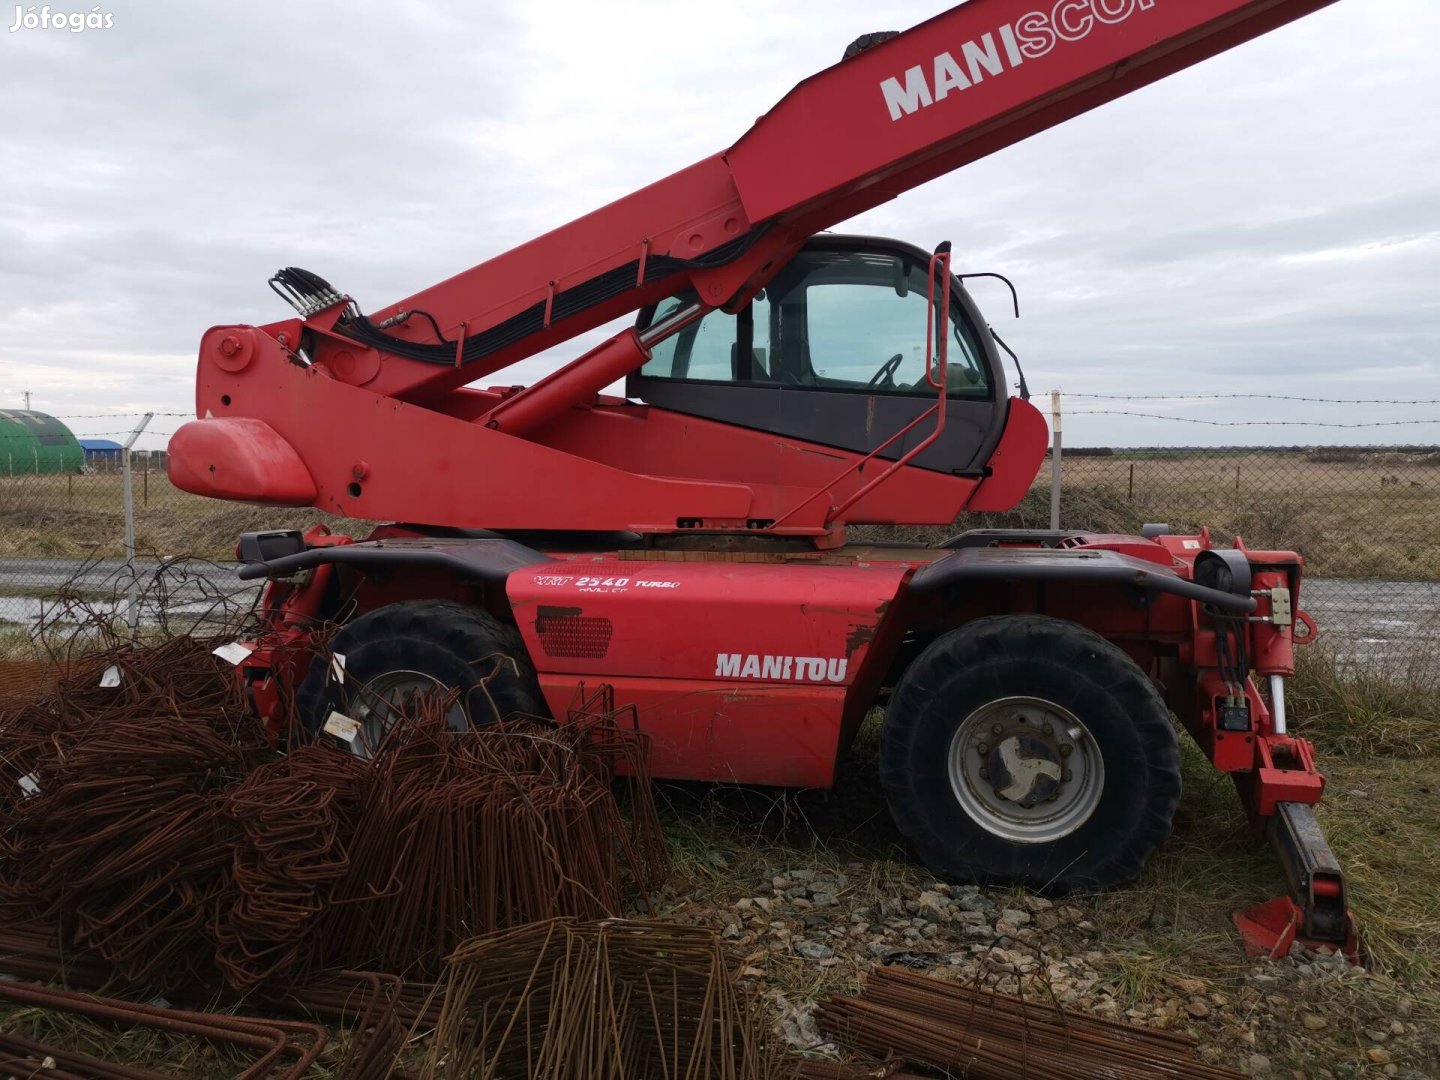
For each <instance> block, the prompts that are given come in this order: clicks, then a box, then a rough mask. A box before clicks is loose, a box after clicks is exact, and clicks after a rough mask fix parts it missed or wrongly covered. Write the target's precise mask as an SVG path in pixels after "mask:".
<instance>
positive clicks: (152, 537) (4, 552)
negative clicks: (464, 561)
mask: <svg viewBox="0 0 1440 1080" xmlns="http://www.w3.org/2000/svg"><path fill="white" fill-rule="evenodd" d="M122 487H123V481H122V478H121V477H120V476H118V475H116V474H114V473H101V474H89V475H84V476H16V477H0V557H5V556H15V557H24V558H50V559H84V558H119V557H122V556H123V555H124V542H125V517H124V510H123V505H124V503H123V497H122ZM134 492H135V542H136V547H137V548H138V549H139V550H141V551H151V552H156V553H158V554H161V555H166V554H176V555H178V554H184V555H190V556H194V557H196V558H204V559H232V558H234V555H235V541H236V539H237V538H238V537H239V535H240V534H241V533H242V532H246V531H248V530H252V529H304V528H309V527H310V526H311V525H314V524H317V523H323V524H325V525H328V526H330V527H331V528H332V529H335V530H336V531H337V532H344V533H349V534H351V535H357V534H363V533H364V532H368V531H369V529H370V523H369V522H363V521H358V520H355V519H350V518H340V517H336V516H334V515H332V514H324V513H321V512H320V511H318V510H314V509H311V508H309V507H271V506H252V505H250V504H249V503H232V502H221V501H219V500H216V499H206V498H202V497H201V496H198V495H191V494H190V493H189V492H185V491H181V490H180V489H179V488H177V487H175V486H174V485H172V484H171V483H170V481H169V480H168V479H166V478H165V477H164V476H162V475H158V474H153V473H152V474H151V475H150V476H149V477H148V478H146V477H144V476H136V477H135V482H134Z"/></svg>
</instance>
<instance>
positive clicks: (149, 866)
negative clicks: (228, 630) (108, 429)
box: [0, 638, 669, 995]
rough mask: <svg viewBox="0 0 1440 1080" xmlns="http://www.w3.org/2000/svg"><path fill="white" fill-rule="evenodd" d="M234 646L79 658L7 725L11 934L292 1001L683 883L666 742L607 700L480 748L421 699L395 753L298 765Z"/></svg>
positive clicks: (427, 964) (413, 969) (160, 985)
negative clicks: (653, 751) (652, 760)
mask: <svg viewBox="0 0 1440 1080" xmlns="http://www.w3.org/2000/svg"><path fill="white" fill-rule="evenodd" d="M214 644H215V642H214V641H206V642H200V641H194V640H190V639H185V638H179V639H172V640H169V641H165V642H163V643H160V644H158V645H154V646H147V647H143V648H141V647H137V646H135V645H133V644H131V643H129V642H119V643H117V644H115V645H114V646H113V647H111V648H109V649H106V650H104V651H102V652H98V653H93V654H86V655H82V656H76V657H73V658H72V659H71V660H70V661H69V664H70V666H69V667H68V668H67V669H66V671H65V674H64V675H63V677H62V678H60V679H59V681H58V683H57V685H56V686H55V688H54V690H53V692H52V693H51V694H50V695H49V696H47V697H44V698H42V699H41V700H38V701H32V702H31V703H29V704H26V705H23V706H21V707H19V708H18V709H14V710H11V711H10V712H8V713H6V714H4V715H0V764H3V773H0V814H3V817H0V821H3V826H4V827H3V832H0V909H3V911H0V914H3V915H4V917H5V918H6V920H7V921H9V922H11V923H14V922H17V921H23V920H26V919H37V920H41V921H43V922H48V923H51V924H55V925H58V926H59V928H60V931H61V937H60V944H63V945H64V946H65V947H67V948H70V949H75V948H83V949H86V950H90V951H91V952H93V953H94V954H95V955H96V956H97V957H98V958H100V959H102V960H103V961H105V962H107V963H109V964H111V965H113V967H114V969H115V973H116V975H117V976H118V978H119V979H120V980H121V981H122V982H123V983H125V984H127V985H130V986H132V987H138V988H143V989H147V990H159V991H164V992H166V993H171V994H172V995H173V993H174V992H175V991H178V990H181V989H184V988H187V987H201V986H211V987H213V986H216V985H217V984H220V983H223V984H225V985H226V986H228V987H229V988H231V989H235V990H241V991H244V990H248V989H251V988H253V987H256V986H260V985H262V984H266V985H268V986H269V987H270V988H271V989H274V988H277V987H279V988H283V987H284V986H286V985H290V984H293V983H297V982H303V981H305V980H307V979H308V978H309V977H310V976H311V975H312V974H314V973H316V972H319V971H323V970H327V969H331V968H340V967H343V968H348V969H352V970H360V969H378V970H384V971H389V972H393V973H397V974H410V973H419V974H422V975H426V974H428V975H434V974H436V973H438V972H439V971H440V970H441V968H442V965H443V961H444V957H445V956H446V955H447V954H448V953H449V952H450V951H451V950H452V949H453V948H455V947H456V946H457V945H459V944H460V943H461V942H463V941H465V940H467V939H468V938H470V937H473V936H475V935H476V934H480V933H485V932H489V931H491V930H496V929H501V928H504V927H509V926H515V925H519V924H522V923H526V922H530V921H534V920H537V919H546V918H553V917H559V916H580V917H586V918H597V917H602V916H609V915H618V914H620V913H621V911H622V910H623V908H624V907H625V905H626V903H627V901H628V900H629V898H630V897H631V896H632V895H634V894H635V893H636V892H643V893H648V892H649V891H651V890H653V889H654V888H655V887H656V886H657V885H658V883H659V882H660V881H661V880H662V879H663V878H664V876H665V875H666V874H667V873H668V868H669V867H668V850H667V848H666V845H665V842H664V837H663V835H662V834H661V831H660V827H659V823H658V819H657V816H656V813H655V808H654V803H653V799H652V796H651V790H650V785H649V780H648V777H647V774H646V754H647V745H646V743H645V741H644V738H643V736H642V735H640V734H639V733H638V732H637V731H635V730H634V729H633V728H629V729H626V728H622V727H621V726H620V725H619V724H617V723H616V718H615V713H614V710H613V702H612V701H610V700H609V698H608V696H607V695H605V694H603V693H602V694H600V695H598V696H596V697H594V698H592V699H590V700H587V701H584V702H581V703H580V706H579V707H578V708H577V710H576V711H575V713H574V715H573V717H572V722H570V723H568V724H563V725H555V724H553V723H551V722H549V721H540V720H525V719H514V720H510V721H507V722H506V723H504V724H499V725H495V726H492V727H487V728H483V729H481V730H477V731H453V730H451V729H450V728H449V726H448V724H447V721H446V711H447V708H448V706H449V704H450V701H449V699H448V698H445V697H444V696H443V695H441V696H421V697H419V698H417V699H415V700H412V701H410V702H407V703H406V705H405V707H404V709H402V715H401V716H400V717H399V718H398V719H397V721H396V723H395V724H394V725H393V727H392V729H391V730H390V731H389V733H388V734H387V736H386V738H385V740H384V741H383V743H382V745H381V746H380V747H379V748H378V750H377V753H376V755H375V757H374V758H373V759H372V760H369V761H363V760H361V759H359V758H356V757H354V756H352V755H350V754H349V753H346V752H345V751H343V750H341V749H339V748H337V747H334V746H331V745H329V744H328V743H319V744H312V745H308V746H304V747H301V748H299V749H296V750H294V751H292V752H291V753H289V754H288V755H283V756H282V755H281V754H280V753H279V752H278V751H277V750H276V749H275V748H273V747H272V746H270V745H269V743H268V742H267V740H266V738H265V734H264V732H263V730H262V729H261V727H260V726H259V725H258V724H257V723H256V722H254V721H253V720H251V719H249V718H248V715H247V712H246V710H245V707H244V700H243V694H242V688H241V685H240V684H239V682H238V681H237V680H236V679H235V678H234V672H233V670H231V669H230V668H229V667H228V665H225V664H223V663H222V662H221V661H219V660H218V659H217V658H216V657H214V656H213V655H212V654H211V647H212V646H213V645H214ZM617 776H619V777H622V778H624V781H625V782H628V783H629V785H630V793H629V799H628V804H629V805H628V813H626V812H623V811H622V809H621V804H620V801H619V800H617V797H616V790H615V788H616V778H617Z"/></svg>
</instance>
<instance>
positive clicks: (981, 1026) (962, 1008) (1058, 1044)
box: [820, 968, 1243, 1080]
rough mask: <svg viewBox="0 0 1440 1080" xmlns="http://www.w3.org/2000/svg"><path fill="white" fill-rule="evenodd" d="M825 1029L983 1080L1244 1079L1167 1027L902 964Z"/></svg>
mask: <svg viewBox="0 0 1440 1080" xmlns="http://www.w3.org/2000/svg"><path fill="white" fill-rule="evenodd" d="M820 1018H821V1021H822V1023H823V1024H824V1025H825V1027H826V1029H827V1030H829V1031H831V1032H833V1033H834V1034H835V1035H837V1036H839V1037H840V1038H841V1039H842V1040H844V1041H845V1042H847V1043H849V1044H850V1045H852V1046H854V1047H856V1048H857V1049H859V1050H862V1051H864V1052H866V1053H868V1054H872V1055H875V1056H876V1057H881V1058H898V1059H902V1060H904V1061H906V1062H908V1063H910V1064H912V1065H916V1066H921V1067H924V1068H929V1069H939V1070H942V1071H945V1072H947V1073H954V1074H956V1075H963V1076H969V1077H975V1078H976V1080H1010V1078H1012V1077H1015V1076H1024V1077H1026V1078H1027V1080H1073V1078H1074V1077H1076V1076H1089V1075H1103V1076H1106V1077H1109V1078H1111V1080H1156V1078H1161V1077H1170V1078H1176V1077H1186V1078H1194V1080H1241V1078H1242V1076H1243V1074H1241V1073H1236V1072H1232V1071H1230V1070H1228V1069H1222V1068H1219V1067H1217V1066H1213V1065H1207V1064H1205V1063H1203V1062H1201V1061H1198V1060H1196V1059H1195V1056H1194V1051H1195V1042H1194V1040H1193V1039H1190V1038H1188V1037H1187V1036H1184V1035H1180V1034H1176V1033H1174V1032H1167V1031H1154V1030H1150V1029H1147V1028H1138V1027H1132V1026H1129V1025H1126V1024H1118V1023H1114V1022H1112V1021H1108V1020H1099V1019H1096V1018H1094V1017H1088V1016H1081V1015H1077V1014H1073V1013H1067V1012H1065V1011H1063V1010H1061V1009H1060V1008H1059V1007H1058V1006H1057V1005H1053V1004H1040V1003H1038V1002H1028V1001H1024V1000H1021V999H1018V998H1013V997H1008V996H1006V995H1004V994H997V993H993V992H990V991H987V990H981V989H978V988H976V987H971V986H963V985H959V984H956V983H949V982H944V981H942V980H940V979H935V978H931V977H929V976H925V975H919V974H916V973H914V972H909V971H904V970H901V969H898V968H879V969H877V970H876V971H875V972H873V973H872V974H871V976H870V980H869V982H868V983H867V985H866V987H865V991H864V993H862V994H860V995H858V996H837V997H834V998H831V999H830V1000H829V1001H828V1002H826V1003H825V1004H824V1005H823V1006H822V1007H821V1010H820Z"/></svg>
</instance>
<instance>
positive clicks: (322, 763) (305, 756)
mask: <svg viewBox="0 0 1440 1080" xmlns="http://www.w3.org/2000/svg"><path fill="white" fill-rule="evenodd" d="M369 781H370V770H369V768H368V767H367V766H366V764H365V763H364V762H362V761H360V760H359V759H357V758H355V757H354V756H352V755H350V754H347V753H344V752H342V751H340V750H337V749H334V748H333V747H330V746H325V745H320V744H316V745H311V746H304V747H301V748H299V749H297V750H295V751H293V752H292V753H290V754H289V755H287V756H286V757H284V758H282V759H281V760H279V761H276V762H271V763H269V764H266V765H262V766H260V767H259V768H258V769H256V770H255V771H254V772H252V773H251V774H250V775H249V776H248V777H246V778H245V779H244V780H243V781H241V782H240V783H239V784H237V785H236V786H235V787H233V788H231V789H230V790H229V791H228V792H227V793H226V794H225V798H224V804H223V805H224V812H225V814H226V816H227V817H228V818H229V819H230V820H231V821H232V822H234V823H235V825H236V827H237V833H238V835H236V836H235V838H234V840H233V842H232V856H231V865H230V880H229V882H228V887H227V888H226V890H225V892H224V894H223V895H222V897H221V899H220V903H219V905H218V908H217V911H216V921H215V938H216V941H217V943H218V948H217V950H216V960H217V962H218V963H219V965H220V968H221V971H222V973H223V975H224V977H225V981H226V982H227V983H228V984H229V985H230V986H232V987H234V988H235V989H237V990H244V989H248V988H249V987H252V986H256V985H258V984H260V983H262V982H267V981H269V982H274V981H277V980H284V981H295V980H300V979H303V978H305V976H306V975H307V974H308V973H309V972H310V971H311V970H313V969H314V968H315V967H316V966H318V965H319V964H320V963H321V962H322V961H323V957H322V956H321V950H322V946H323V942H322V940H321V939H320V938H319V937H318V936H317V935H316V934H315V933H313V932H312V931H313V930H314V929H315V928H316V927H317V926H318V925H319V921H320V918H321V916H322V915H323V914H324V912H325V910H326V905H327V903H328V900H329V896H330V892H331V890H332V889H333V888H334V887H335V886H336V885H337V884H338V883H339V882H340V881H341V880H343V879H344V877H345V875H346V873H347V872H348V871H349V868H350V858H349V854H348V846H349V844H350V843H351V841H352V839H353V837H354V833H355V827H356V824H357V822H358V821H359V818H360V814H361V806H362V805H363V803H364V800H365V798H366V795H367V792H368V790H369Z"/></svg>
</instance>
